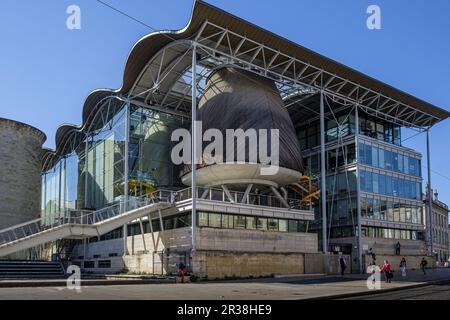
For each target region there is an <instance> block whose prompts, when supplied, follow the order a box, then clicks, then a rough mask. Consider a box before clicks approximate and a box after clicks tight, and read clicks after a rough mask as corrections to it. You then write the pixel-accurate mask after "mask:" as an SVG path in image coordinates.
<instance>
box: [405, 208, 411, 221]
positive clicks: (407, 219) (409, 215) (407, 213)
mask: <svg viewBox="0 0 450 320" xmlns="http://www.w3.org/2000/svg"><path fill="white" fill-rule="evenodd" d="M405 214H406V222H409V223H411V222H412V217H411V207H410V206H407V207H405Z"/></svg>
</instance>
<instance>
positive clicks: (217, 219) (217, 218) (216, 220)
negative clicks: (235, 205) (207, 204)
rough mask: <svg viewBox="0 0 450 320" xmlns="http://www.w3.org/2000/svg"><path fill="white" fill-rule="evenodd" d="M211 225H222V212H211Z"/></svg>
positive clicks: (216, 226) (214, 226)
mask: <svg viewBox="0 0 450 320" xmlns="http://www.w3.org/2000/svg"><path fill="white" fill-rule="evenodd" d="M209 226H210V227H212V228H220V227H221V226H222V217H221V214H220V213H210V214H209Z"/></svg>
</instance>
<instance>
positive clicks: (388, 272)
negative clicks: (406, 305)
mask: <svg viewBox="0 0 450 320" xmlns="http://www.w3.org/2000/svg"><path fill="white" fill-rule="evenodd" d="M381 272H384V278H385V280H386V283H391V279H392V273H391V264H390V263H389V261H387V260H384V263H383V266H382V267H381Z"/></svg>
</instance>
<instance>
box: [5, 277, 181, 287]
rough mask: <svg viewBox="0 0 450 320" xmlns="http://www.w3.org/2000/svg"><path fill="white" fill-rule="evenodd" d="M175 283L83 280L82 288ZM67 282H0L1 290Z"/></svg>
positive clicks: (170, 281)
mask: <svg viewBox="0 0 450 320" xmlns="http://www.w3.org/2000/svg"><path fill="white" fill-rule="evenodd" d="M167 283H175V280H173V279H168V280H162V279H158V280H155V279H143V280H84V281H83V279H81V287H89V286H116V285H140V284H167ZM66 285H67V280H57V281H28V282H27V281H10V282H0V288H31V287H65V286H66Z"/></svg>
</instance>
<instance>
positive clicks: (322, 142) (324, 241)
mask: <svg viewBox="0 0 450 320" xmlns="http://www.w3.org/2000/svg"><path fill="white" fill-rule="evenodd" d="M326 175H327V173H326V166H325V106H324V102H323V90H321V91H320V184H321V186H320V188H321V203H322V251H323V253H324V254H325V255H326V254H327V253H328V242H327V190H326Z"/></svg>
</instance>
